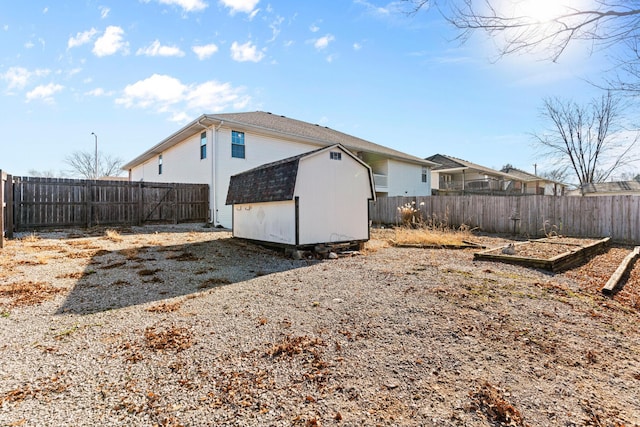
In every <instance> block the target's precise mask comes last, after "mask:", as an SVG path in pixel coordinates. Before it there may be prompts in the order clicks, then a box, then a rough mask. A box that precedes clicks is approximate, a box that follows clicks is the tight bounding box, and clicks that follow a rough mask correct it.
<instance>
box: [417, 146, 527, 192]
mask: <svg viewBox="0 0 640 427" xmlns="http://www.w3.org/2000/svg"><path fill="white" fill-rule="evenodd" d="M426 160H429V161H431V162H434V163H438V166H435V167H433V168H432V170H431V186H432V188H433V193H434V194H465V193H482V194H522V193H524V192H525V191H526V180H524V179H522V178H520V177H518V176H515V175H511V174H508V173H505V172H500V171H497V170H495V169H491V168H487V167H484V166H480V165H477V164H475V163H471V162H468V161H466V160H462V159H458V158H456V157H451V156H445V155H444V154H435V155H433V156H431V157H427V159H426Z"/></svg>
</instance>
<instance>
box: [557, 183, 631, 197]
mask: <svg viewBox="0 0 640 427" xmlns="http://www.w3.org/2000/svg"><path fill="white" fill-rule="evenodd" d="M567 195H569V196H640V182H638V181H614V182H598V183H596V184H585V185H583V186H582V187H581V188H578V189H577V190H571V191H569V192H567Z"/></svg>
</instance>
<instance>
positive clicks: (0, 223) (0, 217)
mask: <svg viewBox="0 0 640 427" xmlns="http://www.w3.org/2000/svg"><path fill="white" fill-rule="evenodd" d="M6 182H7V174H6V173H5V172H3V170H2V169H0V248H4V234H5V229H6V226H5V216H6V214H5V211H6V210H7V203H6V202H5V199H6V196H5V194H4V193H5V189H6V186H5V183H6Z"/></svg>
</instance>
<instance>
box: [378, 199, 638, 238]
mask: <svg viewBox="0 0 640 427" xmlns="http://www.w3.org/2000/svg"><path fill="white" fill-rule="evenodd" d="M412 202H414V203H415V205H413V206H415V207H416V209H419V210H420V212H421V214H422V217H423V218H425V219H427V220H432V221H435V222H441V223H446V224H448V225H450V226H453V227H459V226H461V225H463V224H464V225H466V226H469V227H471V228H477V229H480V230H482V231H485V232H488V233H514V234H517V235H523V236H529V237H541V236H545V235H547V234H549V233H557V234H562V235H565V236H577V237H611V239H612V240H614V241H617V242H622V243H632V244H638V243H640V196H597V197H580V196H560V197H558V196H533V195H522V196H486V195H465V196H430V197H386V198H383V197H381V198H379V199H378V200H376V201H375V202H371V205H370V219H371V220H372V222H373V224H398V223H399V222H400V216H399V212H398V207H401V206H403V205H405V204H407V203H409V204H411V203H412Z"/></svg>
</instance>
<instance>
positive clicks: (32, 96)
mask: <svg viewBox="0 0 640 427" xmlns="http://www.w3.org/2000/svg"><path fill="white" fill-rule="evenodd" d="M62 89H64V86H62V85H59V84H54V83H49V84H48V85H43V86H37V87H36V88H34V89H33V90H32V91H30V92H27V102H30V101H34V100H38V99H40V100H42V101H43V102H46V103H48V104H51V103H53V95H55V94H56V93H58V92H60V91H61V90H62Z"/></svg>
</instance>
